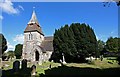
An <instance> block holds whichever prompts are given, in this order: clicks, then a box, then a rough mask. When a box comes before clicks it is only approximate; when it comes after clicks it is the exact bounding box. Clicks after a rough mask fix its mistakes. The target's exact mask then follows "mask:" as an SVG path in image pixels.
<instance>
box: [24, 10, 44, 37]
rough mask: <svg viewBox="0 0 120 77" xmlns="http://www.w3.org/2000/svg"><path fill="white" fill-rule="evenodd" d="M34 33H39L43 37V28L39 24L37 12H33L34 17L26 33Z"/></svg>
mask: <svg viewBox="0 0 120 77" xmlns="http://www.w3.org/2000/svg"><path fill="white" fill-rule="evenodd" d="M33 31H37V32H39V33H41V34H42V35H43V33H42V30H41V27H40V25H39V23H38V20H37V17H36V14H35V11H33V13H32V17H31V19H30V21H29V22H28V25H27V27H26V29H25V31H24V32H33Z"/></svg>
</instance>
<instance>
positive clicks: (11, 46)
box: [6, 42, 15, 52]
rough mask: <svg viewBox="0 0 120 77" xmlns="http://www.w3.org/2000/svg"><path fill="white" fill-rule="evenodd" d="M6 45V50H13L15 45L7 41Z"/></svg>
mask: <svg viewBox="0 0 120 77" xmlns="http://www.w3.org/2000/svg"><path fill="white" fill-rule="evenodd" d="M7 46H8V48H7V51H9V50H13V51H14V50H15V46H14V45H11V44H10V43H9V42H7ZM7 51H6V52H7Z"/></svg>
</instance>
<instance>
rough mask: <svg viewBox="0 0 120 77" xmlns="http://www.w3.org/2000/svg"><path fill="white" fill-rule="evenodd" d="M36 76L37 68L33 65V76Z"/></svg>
mask: <svg viewBox="0 0 120 77" xmlns="http://www.w3.org/2000/svg"><path fill="white" fill-rule="evenodd" d="M35 75H36V66H35V65H32V67H31V76H35Z"/></svg>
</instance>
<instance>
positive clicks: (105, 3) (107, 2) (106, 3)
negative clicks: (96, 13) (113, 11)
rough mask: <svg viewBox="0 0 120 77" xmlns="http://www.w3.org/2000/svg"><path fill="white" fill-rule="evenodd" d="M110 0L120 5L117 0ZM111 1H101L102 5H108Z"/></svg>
mask: <svg viewBox="0 0 120 77" xmlns="http://www.w3.org/2000/svg"><path fill="white" fill-rule="evenodd" d="M112 1H113V2H115V3H116V5H117V6H120V1H119V0H112ZM112 1H111V0H110V1H106V2H103V3H104V6H109V5H110V3H111V2H112Z"/></svg>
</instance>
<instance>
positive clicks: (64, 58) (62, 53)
mask: <svg viewBox="0 0 120 77" xmlns="http://www.w3.org/2000/svg"><path fill="white" fill-rule="evenodd" d="M62 58H63V62H62V63H63V64H67V63H66V62H65V57H64V54H63V53H62Z"/></svg>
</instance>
